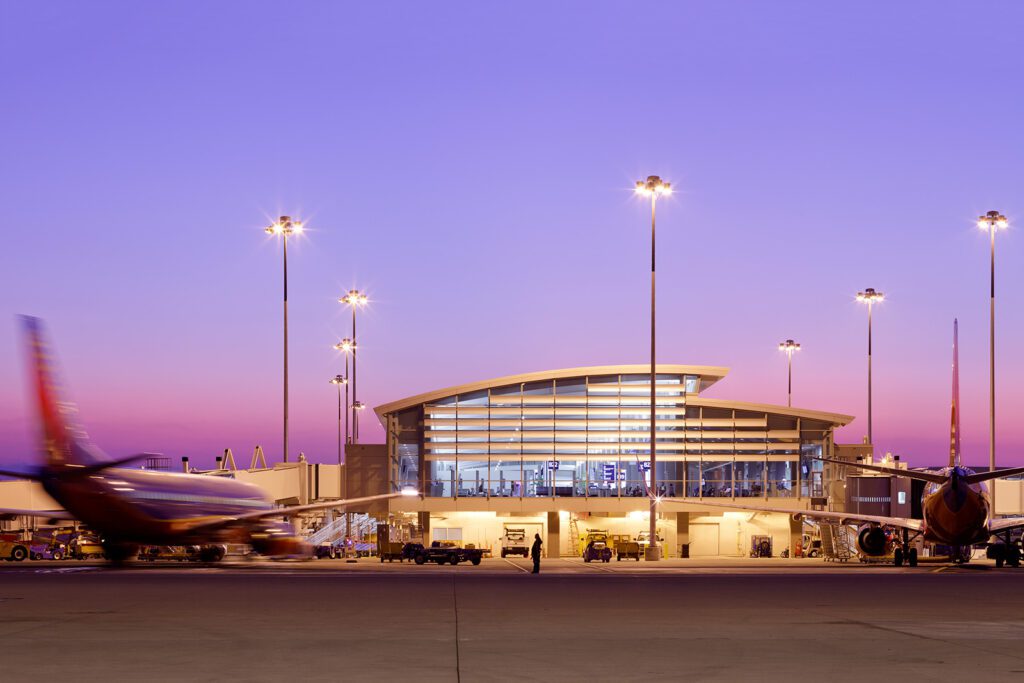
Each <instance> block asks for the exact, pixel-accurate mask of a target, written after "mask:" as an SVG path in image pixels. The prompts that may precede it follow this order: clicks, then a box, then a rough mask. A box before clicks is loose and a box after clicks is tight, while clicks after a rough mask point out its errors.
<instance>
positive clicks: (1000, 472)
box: [961, 467, 1024, 484]
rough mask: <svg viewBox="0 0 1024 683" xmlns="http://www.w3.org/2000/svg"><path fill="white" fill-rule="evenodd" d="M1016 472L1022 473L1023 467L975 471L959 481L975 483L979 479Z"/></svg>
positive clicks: (1014, 473) (1010, 475)
mask: <svg viewBox="0 0 1024 683" xmlns="http://www.w3.org/2000/svg"><path fill="white" fill-rule="evenodd" d="M1017 474H1024V467H1008V468H1006V469H1002V470H992V471H991V472H976V473H975V474H969V475H967V476H966V477H964V478H963V479H962V480H961V481H966V482H967V483H968V484H977V483H978V482H979V481H988V480H989V479H1001V478H1003V477H1012V476H1014V475H1017Z"/></svg>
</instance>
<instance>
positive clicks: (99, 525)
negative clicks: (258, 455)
mask: <svg viewBox="0 0 1024 683" xmlns="http://www.w3.org/2000/svg"><path fill="white" fill-rule="evenodd" d="M41 483H42V485H43V488H44V489H45V490H46V492H47V493H48V494H50V496H51V497H52V498H53V499H54V500H56V501H57V502H58V503H60V504H61V506H62V507H63V508H64V509H65V510H67V511H68V512H69V513H71V514H72V515H73V516H74V517H75V518H76V519H77V520H79V521H81V522H82V523H83V524H85V525H86V526H88V527H89V528H91V529H93V530H94V531H96V532H98V533H100V534H101V535H103V536H104V538H107V539H112V540H116V541H119V542H127V543H138V544H152V545H164V544H184V543H212V542H228V541H232V542H239V543H244V542H247V538H246V536H247V534H246V533H245V532H244V531H243V530H241V529H240V530H238V531H237V532H234V533H232V532H231V531H230V530H218V531H217V532H205V533H200V532H194V531H189V529H190V527H191V526H192V524H190V522H191V523H195V522H196V521H198V520H202V519H211V520H212V519H216V518H219V517H225V516H227V517H230V516H234V515H240V514H246V513H251V512H258V511H261V510H270V509H273V507H274V504H273V501H271V500H269V499H268V498H267V496H266V495H265V494H264V493H263V491H262V490H261V489H260V488H259V487H257V486H254V485H253V484H247V483H245V482H241V481H237V480H235V479H230V478H227V477H215V476H200V475H194V474H175V473H171V472H154V471H152V470H135V469H127V468H115V469H108V470H104V471H102V472H99V473H97V474H91V475H85V476H82V477H56V476H53V477H46V476H44V478H43V479H42V481H41Z"/></svg>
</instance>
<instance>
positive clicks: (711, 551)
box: [690, 523, 719, 557]
mask: <svg viewBox="0 0 1024 683" xmlns="http://www.w3.org/2000/svg"><path fill="white" fill-rule="evenodd" d="M718 538H719V532H718V525H717V524H693V523H691V524H690V557H714V556H717V555H718V554H719V548H718Z"/></svg>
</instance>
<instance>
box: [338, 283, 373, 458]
mask: <svg viewBox="0 0 1024 683" xmlns="http://www.w3.org/2000/svg"><path fill="white" fill-rule="evenodd" d="M338 301H339V302H340V303H343V304H348V305H349V306H351V307H352V377H351V381H352V405H353V409H352V443H359V415H358V413H356V412H355V407H354V406H355V404H356V403H357V402H358V400H357V397H356V309H357V308H361V307H363V306H365V305H366V302H367V298H366V294H365V293H363V292H360V291H359V290H358V289H350V290H349V291H348V293H347V294H345V296H343V297H341V298H340V299H338Z"/></svg>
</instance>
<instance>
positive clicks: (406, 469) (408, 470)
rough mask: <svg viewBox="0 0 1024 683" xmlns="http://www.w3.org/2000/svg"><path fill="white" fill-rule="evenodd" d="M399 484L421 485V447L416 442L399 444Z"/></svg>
mask: <svg viewBox="0 0 1024 683" xmlns="http://www.w3.org/2000/svg"><path fill="white" fill-rule="evenodd" d="M397 483H398V486H399V488H402V487H405V486H411V487H413V488H416V489H418V488H419V486H420V447H419V444H415V443H402V444H399V445H398V482H397Z"/></svg>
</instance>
